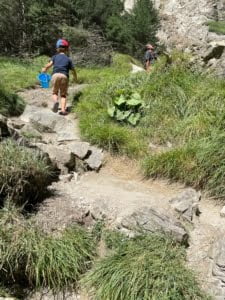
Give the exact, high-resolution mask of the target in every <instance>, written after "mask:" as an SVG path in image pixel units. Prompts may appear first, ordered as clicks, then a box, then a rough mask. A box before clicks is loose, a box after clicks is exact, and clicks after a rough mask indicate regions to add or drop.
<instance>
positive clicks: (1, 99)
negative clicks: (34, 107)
mask: <svg viewBox="0 0 225 300" xmlns="http://www.w3.org/2000/svg"><path fill="white" fill-rule="evenodd" d="M24 107H25V103H24V101H23V100H22V99H21V98H20V97H19V96H17V95H16V94H12V93H8V92H6V91H5V90H4V89H3V87H1V86H0V114H2V115H4V116H17V115H20V114H21V113H22V112H23V110H24Z"/></svg>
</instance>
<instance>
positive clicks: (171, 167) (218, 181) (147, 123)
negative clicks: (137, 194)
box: [77, 52, 225, 198]
mask: <svg viewBox="0 0 225 300" xmlns="http://www.w3.org/2000/svg"><path fill="white" fill-rule="evenodd" d="M170 59H171V60H172V62H173V63H172V64H170V60H168V59H167V58H164V57H163V58H161V59H159V61H158V62H157V63H156V64H155V65H154V68H153V69H152V72H151V74H149V75H148V74H146V73H145V72H143V73H141V74H135V75H129V74H128V72H127V73H125V72H124V71H122V70H124V67H119V64H118V65H117V64H116V67H115V65H114V67H113V69H111V68H107V71H106V69H105V70H104V72H103V73H101V72H100V71H98V72H99V73H98V75H97V76H96V77H97V78H98V80H97V81H98V83H97V84H96V85H95V88H94V89H93V88H90V89H88V90H86V91H85V92H84V94H83V96H82V101H81V102H80V103H79V104H78V107H77V109H78V114H79V116H80V120H81V122H80V126H81V132H82V134H83V135H84V136H85V137H86V138H87V139H88V140H90V141H91V142H93V143H95V144H98V145H100V146H102V147H104V148H106V149H108V150H110V151H113V152H117V153H121V154H127V155H129V156H131V157H135V158H139V159H141V160H142V159H143V160H144V162H143V163H142V166H143V170H144V173H145V175H146V176H153V177H167V178H170V179H172V180H176V181H177V180H178V181H182V182H184V183H186V184H188V185H192V186H194V187H196V188H200V189H206V190H207V191H208V193H209V194H210V195H211V196H214V197H219V198H220V197H221V198H224V197H225V190H224V188H223V187H224V175H223V174H224V163H223V162H224V157H223V153H224V152H225V151H224V150H225V149H224V146H223V141H224V128H225V122H224V120H225V117H224V111H225V100H224V99H225V85H224V80H223V79H218V78H215V77H213V76H208V75H206V74H201V73H200V72H199V71H198V68H197V67H196V66H194V69H193V67H192V65H191V63H190V60H189V56H186V55H185V56H184V55H181V54H180V53H177V52H176V53H174V54H173V55H172V56H171V58H170ZM125 65H126V64H125ZM125 65H124V66H125ZM127 65H128V63H127ZM115 68H116V69H115ZM110 70H111V71H110ZM85 72H86V71H85ZM110 72H111V75H110ZM118 73H119V74H120V75H121V76H119V75H118V76H117V75H115V74H118ZM90 74H91V72H90ZM95 74H96V73H95ZM100 74H102V75H103V76H104V77H101V76H100ZM112 74H113V75H112ZM123 75H124V76H123ZM86 76H88V73H86V74H85V77H86ZM98 76H99V77H98ZM90 77H91V76H90ZM93 79H94V76H93ZM118 91H119V92H121V93H122V94H124V95H129V93H133V91H136V92H137V93H138V94H140V95H141V97H142V100H143V102H144V104H145V105H144V107H143V115H142V118H141V119H140V122H139V123H138V124H137V126H136V127H135V128H134V127H131V126H126V124H125V123H123V126H120V125H119V123H118V124H117V123H115V122H112V121H113V120H112V119H111V118H110V117H109V116H108V112H107V108H108V107H110V106H111V104H112V103H113V101H114V100H115V99H117V97H118V95H120V93H119V94H118ZM120 100H121V99H120ZM122 100H123V99H122ZM121 105H122V104H121ZM114 114H115V112H114ZM149 143H152V144H154V145H155V147H156V149H158V151H155V152H151V150H150V149H149V150H148V149H147V145H148V144H149ZM168 144H171V145H172V148H168V147H167V145H168ZM162 149H165V151H162ZM206 158H207V159H206Z"/></svg>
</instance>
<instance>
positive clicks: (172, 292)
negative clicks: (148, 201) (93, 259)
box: [83, 235, 207, 300]
mask: <svg viewBox="0 0 225 300" xmlns="http://www.w3.org/2000/svg"><path fill="white" fill-rule="evenodd" d="M114 240H115V237H114ZM184 253H185V252H184V249H183V248H182V247H181V246H179V245H177V244H175V243H174V242H172V241H171V240H169V239H167V238H165V237H164V236H157V235H147V236H141V237H137V238H134V239H130V240H129V239H126V238H124V239H121V236H120V237H119V239H117V243H116V246H114V251H113V252H112V253H111V254H109V255H108V256H107V257H105V258H103V259H101V260H99V261H98V262H97V263H96V265H95V266H94V268H93V269H92V270H91V271H90V272H89V273H88V274H87V275H86V276H85V278H84V280H83V281H84V284H85V286H86V288H87V290H88V291H93V293H94V299H96V300H102V299H110V300H122V299H123V300H139V299H140V300H150V299H151V300H154V299H155V300H158V299H164V300H169V299H176V300H183V299H187V300H188V299H190V300H193V299H195V300H197V299H207V297H206V295H204V294H203V293H202V292H201V291H200V289H199V288H198V285H197V284H196V280H195V278H194V276H193V274H192V273H191V272H189V271H187V270H186V269H185V267H184V265H183V261H184V259H185V254H184Z"/></svg>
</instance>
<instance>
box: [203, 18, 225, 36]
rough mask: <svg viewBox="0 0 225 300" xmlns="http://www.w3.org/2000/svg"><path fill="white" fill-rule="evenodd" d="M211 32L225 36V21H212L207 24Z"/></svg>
mask: <svg viewBox="0 0 225 300" xmlns="http://www.w3.org/2000/svg"><path fill="white" fill-rule="evenodd" d="M207 25H208V26H209V31H211V32H215V33H217V34H223V35H224V34H225V21H210V22H208V23H207Z"/></svg>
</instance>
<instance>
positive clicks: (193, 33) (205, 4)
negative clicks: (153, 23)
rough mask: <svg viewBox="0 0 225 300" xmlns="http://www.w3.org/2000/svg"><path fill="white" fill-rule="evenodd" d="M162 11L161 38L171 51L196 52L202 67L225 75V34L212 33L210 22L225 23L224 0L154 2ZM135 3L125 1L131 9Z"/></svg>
mask: <svg viewBox="0 0 225 300" xmlns="http://www.w3.org/2000/svg"><path fill="white" fill-rule="evenodd" d="M153 2H154V4H155V7H156V8H157V9H158V11H159V16H160V20H161V29H160V30H159V32H158V38H159V41H160V42H161V43H163V44H164V45H165V46H166V47H167V49H168V50H171V49H174V48H177V49H179V50H184V51H186V52H194V53H196V54H197V55H198V56H200V57H201V59H202V64H204V65H207V66H208V67H210V68H213V69H215V70H216V72H217V74H219V75H223V73H224V71H223V70H224V67H225V51H224V49H225V35H217V34H216V33H213V32H209V28H208V26H207V22H208V21H212V20H214V21H218V20H224V18H225V0H198V1H195V0H153ZM134 3H135V0H127V1H125V8H126V9H127V10H129V9H131V7H132V5H134Z"/></svg>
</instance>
